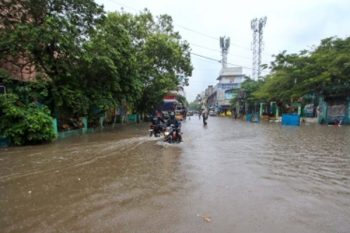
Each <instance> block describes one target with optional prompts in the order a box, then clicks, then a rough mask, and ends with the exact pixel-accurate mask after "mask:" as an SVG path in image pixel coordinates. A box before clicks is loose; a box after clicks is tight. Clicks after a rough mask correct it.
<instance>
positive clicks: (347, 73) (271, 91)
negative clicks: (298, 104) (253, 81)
mask: <svg viewBox="0 0 350 233" xmlns="http://www.w3.org/2000/svg"><path fill="white" fill-rule="evenodd" d="M271 68H272V73H271V75H269V76H268V77H266V79H265V82H264V84H263V85H262V86H261V87H260V88H259V89H258V90H257V91H255V92H253V96H254V97H255V98H257V99H260V100H266V101H271V100H275V101H281V102H284V103H290V102H294V101H298V100H299V99H300V98H301V97H303V96H305V95H307V94H310V93H314V94H316V95H322V96H325V97H327V96H348V95H349V93H350V79H349V77H350V37H348V38H346V39H339V38H333V37H332V38H327V39H324V40H322V41H321V44H320V45H319V46H318V47H316V48H315V49H314V50H313V51H306V50H304V51H301V52H300V53H298V54H286V52H285V51H284V52H282V53H280V54H278V55H277V56H275V61H274V62H272V63H271Z"/></svg>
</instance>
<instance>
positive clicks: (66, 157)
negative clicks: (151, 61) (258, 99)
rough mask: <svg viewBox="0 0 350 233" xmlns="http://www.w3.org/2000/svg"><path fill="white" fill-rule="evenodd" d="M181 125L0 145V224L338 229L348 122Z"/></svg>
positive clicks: (344, 216)
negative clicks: (176, 133) (153, 133)
mask: <svg viewBox="0 0 350 233" xmlns="http://www.w3.org/2000/svg"><path fill="white" fill-rule="evenodd" d="M182 128H183V132H184V134H183V139H184V142H183V143H181V144H178V145H169V144H166V143H163V142H162V141H161V140H159V139H156V138H150V137H148V136H147V124H139V125H133V126H128V127H122V128H120V129H116V130H109V131H105V132H99V133H94V134H89V135H84V136H80V137H75V138H70V139H65V140H61V141H57V142H55V143H52V144H48V145H40V146H28V147H17V148H9V149H6V150H0V229H1V232H5V233H10V232H266V233H274V232H276V233H280V232H284V233H288V232H303V233H307V232H315V233H322V232H337V233H345V232H349V229H350V221H349V219H350V181H349V179H350V127H328V126H319V125H304V126H302V127H281V126H280V125H278V124H269V123H261V124H253V123H246V122H243V121H240V120H236V121H235V120H233V119H229V118H221V117H210V118H209V120H208V126H207V127H204V126H203V125H202V122H201V121H200V120H199V119H198V117H197V116H193V117H191V119H188V120H187V121H186V122H184V123H183V127H182Z"/></svg>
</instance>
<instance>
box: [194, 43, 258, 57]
mask: <svg viewBox="0 0 350 233" xmlns="http://www.w3.org/2000/svg"><path fill="white" fill-rule="evenodd" d="M190 44H191V45H192V46H194V47H198V48H202V49H207V50H210V51H214V52H219V53H221V51H220V50H218V49H213V48H208V47H205V46H202V45H198V44H194V43H191V42H190ZM228 56H229V57H233V56H235V57H240V58H244V59H248V60H252V59H251V58H249V57H245V56H241V55H237V54H229V55H228Z"/></svg>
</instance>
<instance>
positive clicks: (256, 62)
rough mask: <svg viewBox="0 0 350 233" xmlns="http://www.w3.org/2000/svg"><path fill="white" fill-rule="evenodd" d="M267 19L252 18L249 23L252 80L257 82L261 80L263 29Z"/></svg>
mask: <svg viewBox="0 0 350 233" xmlns="http://www.w3.org/2000/svg"><path fill="white" fill-rule="evenodd" d="M266 20H267V18H266V17H264V18H260V19H257V18H254V19H253V20H252V21H251V22H250V27H251V29H252V30H253V43H252V50H253V69H252V78H253V79H254V80H257V79H259V78H261V53H262V50H263V29H264V27H265V25H266Z"/></svg>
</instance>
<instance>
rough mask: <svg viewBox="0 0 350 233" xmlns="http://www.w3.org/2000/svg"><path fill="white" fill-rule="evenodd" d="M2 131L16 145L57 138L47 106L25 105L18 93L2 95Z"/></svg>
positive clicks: (0, 117)
mask: <svg viewBox="0 0 350 233" xmlns="http://www.w3.org/2000/svg"><path fill="white" fill-rule="evenodd" d="M0 132H1V134H2V135H3V136H5V137H6V138H8V139H9V140H10V141H11V144H14V145H25V144H38V143H42V142H49V141H51V140H53V139H54V138H55V134H54V131H53V128H52V118H51V117H50V111H49V110H48V108H47V107H46V106H40V105H38V104H34V103H31V104H27V105H24V104H23V103H21V102H20V101H19V98H18V96H17V95H14V94H7V95H0Z"/></svg>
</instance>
